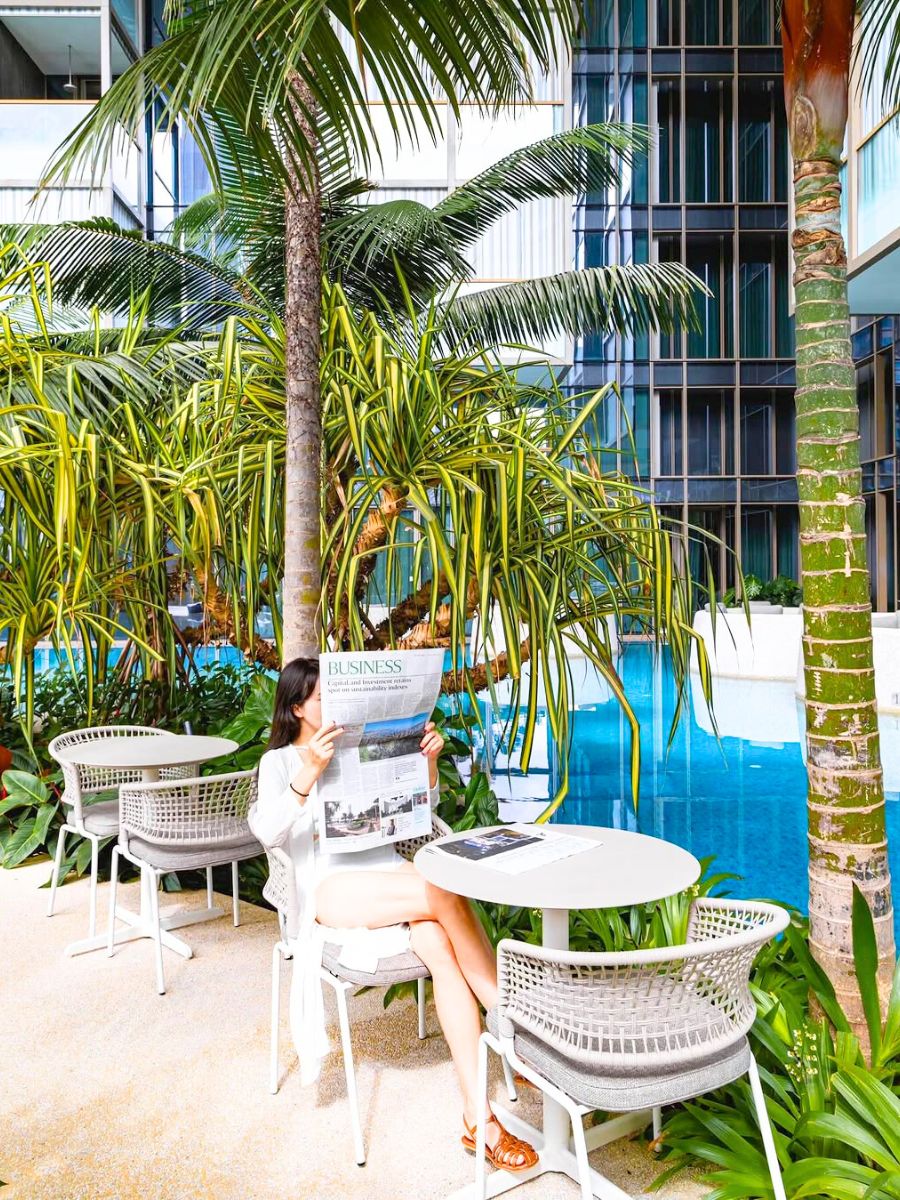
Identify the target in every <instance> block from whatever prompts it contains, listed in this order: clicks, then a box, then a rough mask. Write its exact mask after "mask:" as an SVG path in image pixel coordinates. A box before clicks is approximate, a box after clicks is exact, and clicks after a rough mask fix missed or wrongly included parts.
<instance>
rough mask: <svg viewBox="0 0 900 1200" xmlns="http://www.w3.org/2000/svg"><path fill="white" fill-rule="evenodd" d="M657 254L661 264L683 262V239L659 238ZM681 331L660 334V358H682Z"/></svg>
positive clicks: (676, 237)
mask: <svg viewBox="0 0 900 1200" xmlns="http://www.w3.org/2000/svg"><path fill="white" fill-rule="evenodd" d="M656 253H657V259H658V261H659V262H680V261H681V238H680V237H679V236H677V235H675V236H674V237H659V238H657V239H656ZM681 345H682V343H681V329H680V327H679V328H677V329H675V330H674V331H673V332H671V333H660V335H659V356H660V358H681Z"/></svg>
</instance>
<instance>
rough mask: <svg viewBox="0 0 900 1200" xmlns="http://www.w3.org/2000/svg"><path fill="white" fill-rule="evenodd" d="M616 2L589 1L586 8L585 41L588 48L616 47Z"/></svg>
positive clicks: (605, 0) (606, 0) (607, 0)
mask: <svg viewBox="0 0 900 1200" xmlns="http://www.w3.org/2000/svg"><path fill="white" fill-rule="evenodd" d="M615 9H616V5H615V0H588V2H587V3H586V4H585V6H584V35H583V41H584V43H585V44H586V45H588V46H615V44H616V25H615V21H616V17H615Z"/></svg>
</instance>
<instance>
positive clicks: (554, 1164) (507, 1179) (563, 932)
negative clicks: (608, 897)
mask: <svg viewBox="0 0 900 1200" xmlns="http://www.w3.org/2000/svg"><path fill="white" fill-rule="evenodd" d="M542 929H543V938H542V943H543V945H544V946H547V947H548V948H550V949H552V950H568V948H569V912H568V909H564V908H545V909H544V910H543V921H542ZM543 1101H544V1114H543V1126H544V1128H543V1130H540V1129H536V1128H535V1127H534V1126H533V1125H529V1123H528V1122H527V1121H523V1120H521V1119H520V1118H519V1117H516V1116H513V1114H512V1113H511V1112H510V1111H509V1110H508V1109H505V1108H500V1107H499V1106H498V1105H496V1104H494V1105H492V1106H491V1107H492V1108H493V1110H494V1112H496V1114H497V1116H498V1118H499V1119H500V1121H501V1122H502V1123H503V1124H504V1125H505V1126H506V1128H507V1129H508V1130H509V1131H510V1133H513V1134H515V1136H516V1137H520V1138H522V1140H523V1141H526V1142H529V1143H530V1144H531V1145H532V1146H534V1148H535V1150H537V1152H538V1154H539V1155H540V1161H539V1162H538V1163H536V1164H535V1166H534V1167H532V1169H531V1170H530V1171H518V1172H516V1173H515V1174H513V1173H512V1172H511V1171H504V1170H495V1171H494V1172H493V1174H491V1175H490V1176H489V1177H488V1179H487V1187H486V1189H485V1193H484V1194H485V1196H502V1195H504V1194H505V1193H506V1192H510V1191H512V1189H513V1188H516V1187H518V1186H519V1185H520V1184H522V1183H527V1182H528V1181H529V1180H530V1179H537V1178H538V1176H540V1175H549V1174H552V1173H556V1174H560V1175H568V1177H569V1178H570V1179H572V1180H574V1181H575V1183H578V1162H577V1160H576V1158H575V1153H574V1149H573V1147H572V1140H571V1136H570V1134H571V1127H570V1124H569V1114H568V1113H567V1112H566V1110H565V1109H564V1108H563V1106H562V1105H561V1104H557V1102H556V1101H555V1100H553V1099H552V1098H551V1097H550V1096H548V1095H546V1094H544V1096H543ZM652 1119H653V1113H652V1112H651V1111H649V1110H644V1111H642V1112H633V1113H622V1114H621V1115H620V1116H617V1117H611V1118H610V1119H609V1120H608V1121H604V1123H603V1124H602V1125H596V1126H594V1127H593V1128H592V1129H588V1130H586V1131H585V1141H586V1142H587V1148H588V1150H589V1151H590V1150H596V1149H598V1147H600V1146H607V1145H609V1143H610V1142H616V1141H618V1140H619V1138H622V1137H627V1136H628V1135H629V1134H632V1133H638V1132H640V1130H642V1129H645V1128H646V1127H647V1126H648V1125H649V1124H650V1122H651V1121H652ZM591 1189H592V1191H593V1194H594V1195H595V1196H597V1197H599V1198H600V1200H632V1198H631V1197H630V1196H629V1194H628V1193H627V1192H623V1191H622V1189H621V1188H620V1187H617V1186H616V1185H615V1184H614V1183H612V1182H611V1180H609V1179H606V1178H605V1176H603V1175H601V1174H600V1172H599V1171H594V1170H592V1171H591ZM450 1200H480V1197H476V1192H475V1185H474V1184H469V1185H468V1186H467V1187H464V1188H460V1189H459V1190H458V1191H456V1192H454V1193H453V1194H452V1196H451V1198H450Z"/></svg>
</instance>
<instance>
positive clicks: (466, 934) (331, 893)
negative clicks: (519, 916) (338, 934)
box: [316, 863, 497, 1008]
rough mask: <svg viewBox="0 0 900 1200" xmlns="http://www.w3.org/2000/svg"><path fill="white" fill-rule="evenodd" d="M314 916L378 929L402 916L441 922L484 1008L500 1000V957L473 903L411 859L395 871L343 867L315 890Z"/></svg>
mask: <svg viewBox="0 0 900 1200" xmlns="http://www.w3.org/2000/svg"><path fill="white" fill-rule="evenodd" d="M316 915H317V917H318V920H319V921H320V922H321V924H323V925H332V926H335V927H336V928H338V929H340V928H344V927H347V926H350V927H353V926H357V925H365V926H366V927H367V928H369V929H378V928H380V927H381V926H382V925H397V924H399V923H400V922H401V921H410V922H412V921H437V922H438V923H439V924H440V925H442V926H443V928H444V932H445V933H446V934H447V936H448V937H449V939H450V943H451V945H452V946H453V953H454V954H455V955H456V961H457V963H458V964H459V969H460V970H461V971H462V973H463V975H464V976H465V979H466V982H467V983H468V984H469V987H470V988H471V989H472V991H473V992H474V993H475V995H476V996H477V997H478V999H479V1000H480V1001H481V1003H482V1004H483V1005H484V1007H485V1008H493V1007H494V1005H495V1004H496V1003H497V961H496V958H495V957H494V951H493V950H492V948H491V944H490V942H489V941H488V939H487V935H486V934H485V932H484V930H483V929H482V927H481V922H480V921H479V920H478V918H477V916H476V915H475V912H474V910H473V908H472V905H471V904H470V903H469V902H468V900H466V899H465V898H464V897H463V896H457V895H455V894H454V893H453V892H445V891H444V890H443V888H439V887H435V886H434V884H432V883H429V882H428V881H427V880H426V879H424V878H423V876H421V875H420V874H419V872H418V871H417V870H416V869H415V867H414V866H413V865H412V863H407V864H404V866H403V867H401V868H398V869H397V870H395V871H341V872H336V873H335V874H334V875H328V876H326V878H325V879H323V880H322V882H321V883H320V884H319V886H318V888H317V889H316Z"/></svg>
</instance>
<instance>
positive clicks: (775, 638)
mask: <svg viewBox="0 0 900 1200" xmlns="http://www.w3.org/2000/svg"><path fill="white" fill-rule="evenodd" d="M694 629H695V630H696V632H697V633H698V634H699V635H700V637H702V638H703V643H704V645H705V646H706V653H707V655H708V656H709V662H710V667H711V669H712V672H713V674H714V675H718V676H724V677H728V678H733V679H776V680H781V681H783V682H785V683H793V682H794V680H795V679H796V676H797V658H798V655H799V654H800V638H801V635H802V632H803V618H802V615H801V612H800V609H799V608H784V609H782V608H779V607H777V606H771V611H769V610H767V609H766V610H764V609H760V608H756V609H755V611H753V612H751V614H750V622H749V623H748V620H747V614H746V613H745V612H744V610H743V609H742V608H726V609H720V610H719V611H718V612H717V613H716V621H715V631H714V630H713V618H712V613H709V612H698V613H697V615H696V616H695V617H694ZM692 669H693V670H696V669H697V657H696V655H694V658H693V664H692Z"/></svg>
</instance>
